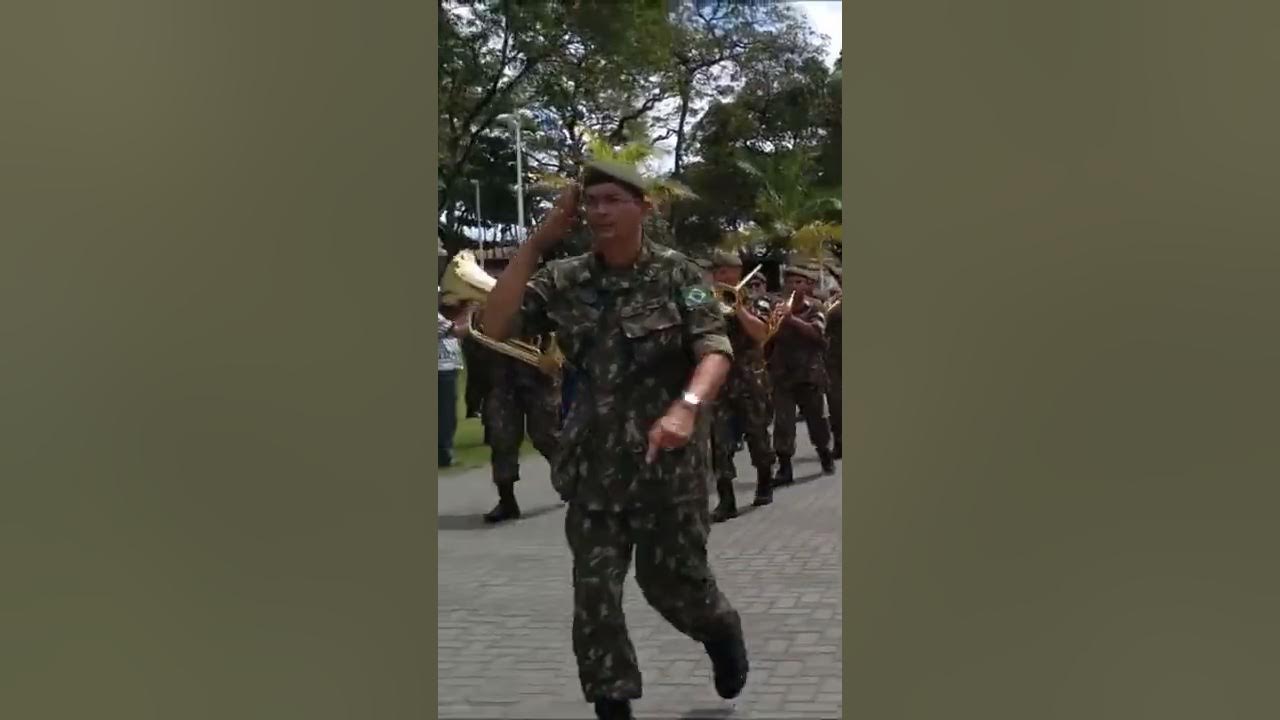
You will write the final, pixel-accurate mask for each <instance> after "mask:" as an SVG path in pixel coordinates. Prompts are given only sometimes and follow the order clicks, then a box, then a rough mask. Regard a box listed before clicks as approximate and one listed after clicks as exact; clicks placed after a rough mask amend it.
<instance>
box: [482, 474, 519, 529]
mask: <svg viewBox="0 0 1280 720" xmlns="http://www.w3.org/2000/svg"><path fill="white" fill-rule="evenodd" d="M514 485H515V483H514V482H505V483H500V484H499V485H498V504H497V505H494V506H493V509H492V510H490V511H489V512H487V513H485V514H484V521H485V522H487V523H500V522H503V521H504V520H519V519H520V504H519V503H517V502H516V493H515V489H514V487H513V486H514Z"/></svg>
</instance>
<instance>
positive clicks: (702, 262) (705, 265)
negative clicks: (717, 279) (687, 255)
mask: <svg viewBox="0 0 1280 720" xmlns="http://www.w3.org/2000/svg"><path fill="white" fill-rule="evenodd" d="M691 259H692V260H693V264H694V265H697V266H698V267H700V268H702V269H703V270H710V269H711V268H713V267H715V264H714V263H712V262H711V261H710V260H708V259H707V258H701V257H695V258H691Z"/></svg>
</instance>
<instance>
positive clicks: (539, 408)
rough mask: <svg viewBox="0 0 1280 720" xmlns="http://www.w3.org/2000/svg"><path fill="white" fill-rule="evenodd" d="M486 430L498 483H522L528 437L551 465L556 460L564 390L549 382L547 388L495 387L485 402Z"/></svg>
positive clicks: (499, 384) (526, 386) (523, 386)
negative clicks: (523, 448)
mask: <svg viewBox="0 0 1280 720" xmlns="http://www.w3.org/2000/svg"><path fill="white" fill-rule="evenodd" d="M484 423H485V429H486V430H488V434H489V451H490V457H491V463H492V465H493V481H494V482H495V483H503V482H514V481H516V480H519V479H520V446H521V445H522V444H523V443H524V438H525V433H526V431H527V432H528V436H529V439H530V440H531V441H533V447H534V449H536V450H537V451H538V453H539V454H541V455H542V456H543V457H544V458H546V459H547V461H548V462H550V461H551V460H552V458H554V457H555V454H556V446H557V440H558V438H557V433H558V429H559V426H560V387H559V385H558V384H556V383H555V382H553V381H552V380H551V379H550V378H547V380H546V384H545V385H533V384H525V383H514V382H504V383H498V384H495V385H494V386H493V388H492V389H490V391H489V395H488V397H486V398H485V409H484Z"/></svg>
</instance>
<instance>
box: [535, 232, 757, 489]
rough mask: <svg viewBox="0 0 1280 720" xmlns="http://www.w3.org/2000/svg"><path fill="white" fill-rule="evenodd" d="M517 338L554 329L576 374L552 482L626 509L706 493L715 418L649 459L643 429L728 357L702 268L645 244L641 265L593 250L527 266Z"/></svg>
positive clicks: (702, 419)
mask: <svg viewBox="0 0 1280 720" xmlns="http://www.w3.org/2000/svg"><path fill="white" fill-rule="evenodd" d="M517 318H518V319H517V325H518V328H517V330H516V332H517V333H519V334H523V335H532V334H545V333H549V332H555V333H556V338H557V340H558V342H559V344H560V348H561V350H562V351H563V353H564V355H565V359H566V362H567V363H568V365H569V366H571V368H572V371H573V372H574V373H575V375H576V383H575V390H574V392H573V396H572V399H571V401H570V405H569V409H568V413H567V416H566V417H565V420H564V427H563V429H562V431H561V443H562V444H561V447H560V452H559V454H558V457H557V458H556V462H555V467H554V469H553V472H552V484H553V485H555V487H556V490H557V492H559V493H560V496H561V497H562V498H564V499H565V500H568V501H570V502H574V503H577V504H581V505H583V506H585V507H587V508H588V509H596V510H612V511H618V510H624V509H628V508H637V507H645V506H653V505H660V504H670V503H675V502H681V501H686V500H694V499H698V498H705V496H706V492H707V479H708V477H709V476H710V473H711V456H710V417H709V416H708V413H699V415H698V421H697V424H696V427H695V429H694V433H693V437H692V439H691V440H690V442H689V443H688V444H687V445H686V446H685V447H682V448H677V449H674V450H667V451H664V452H662V453H660V454H659V456H658V459H657V460H656V461H655V462H654V463H653V465H646V464H645V453H646V451H647V449H648V443H649V439H648V438H649V430H650V428H651V427H652V426H653V424H654V423H655V422H657V420H658V419H659V418H660V417H662V415H663V414H664V413H666V411H667V409H668V408H669V407H670V405H671V404H672V403H673V402H674V401H675V400H677V399H678V398H679V397H680V395H681V393H682V392H683V391H684V390H685V388H686V387H687V385H688V381H689V378H690V377H691V376H692V374H693V369H694V367H696V365H697V363H698V361H699V360H701V359H702V358H703V357H704V356H705V355H707V354H708V353H715V352H718V353H723V354H725V355H727V356H729V357H732V356H733V350H732V348H731V346H730V344H729V340H728V338H727V337H726V336H725V322H724V318H723V317H722V316H721V315H720V306H719V304H718V302H717V301H716V298H715V296H714V295H713V293H712V290H711V287H710V286H709V285H708V284H707V283H706V281H705V280H704V279H703V276H702V271H701V270H700V269H699V268H698V266H697V265H695V264H694V263H693V262H692V261H690V260H689V259H688V258H686V257H685V256H684V255H681V254H680V253H678V252H676V251H674V250H671V249H670V248H666V247H664V246H661V245H658V244H656V243H653V242H651V241H649V240H647V239H646V240H645V242H644V245H643V246H642V249H641V252H640V257H639V258H638V259H637V261H636V264H635V265H634V266H633V267H631V268H628V269H626V270H611V269H609V268H608V267H606V266H605V265H604V264H603V263H602V262H601V261H600V260H599V259H598V258H597V257H596V256H595V255H594V254H590V253H588V254H585V255H579V256H577V257H572V258H567V259H564V260H556V261H553V262H550V263H547V264H546V265H545V266H544V267H543V268H541V269H540V270H538V271H537V272H535V273H534V275H533V277H532V278H530V280H529V284H528V287H527V288H526V290H525V294H524V301H523V305H522V307H521V310H520V313H519V314H518V316H517Z"/></svg>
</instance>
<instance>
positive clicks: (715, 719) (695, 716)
mask: <svg viewBox="0 0 1280 720" xmlns="http://www.w3.org/2000/svg"><path fill="white" fill-rule="evenodd" d="M732 715H733V708H731V707H716V708H693V709H691V710H689V712H687V713H685V714H683V715H681V716H680V720H719V719H720V718H727V717H730V716H732Z"/></svg>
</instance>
